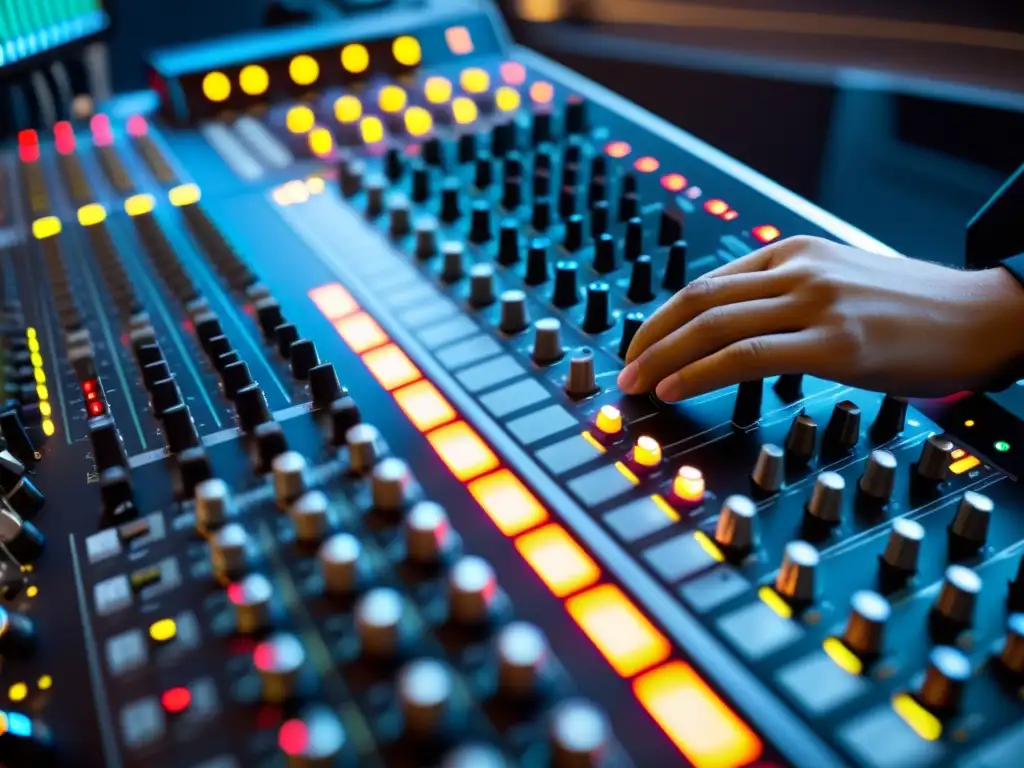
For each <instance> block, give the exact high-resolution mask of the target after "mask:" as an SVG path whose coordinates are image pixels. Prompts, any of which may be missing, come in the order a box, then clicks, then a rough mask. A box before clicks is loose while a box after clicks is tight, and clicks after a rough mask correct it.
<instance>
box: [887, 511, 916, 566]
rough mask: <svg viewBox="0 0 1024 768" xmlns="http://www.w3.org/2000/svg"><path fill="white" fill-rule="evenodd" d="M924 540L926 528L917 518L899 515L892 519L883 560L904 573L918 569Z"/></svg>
mask: <svg viewBox="0 0 1024 768" xmlns="http://www.w3.org/2000/svg"><path fill="white" fill-rule="evenodd" d="M922 541H924V528H923V527H922V526H921V524H920V523H919V522H917V521H916V520H908V519H907V518H904V517H898V518H896V519H895V520H893V521H892V530H890V531H889V540H888V541H887V542H886V545H885V552H883V553H882V562H883V563H885V564H886V565H888V566H889V567H891V568H893V569H895V570H897V571H902V572H904V573H915V572H916V571H917V558H918V555H919V554H920V553H921V542H922Z"/></svg>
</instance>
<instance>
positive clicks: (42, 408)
mask: <svg viewBox="0 0 1024 768" xmlns="http://www.w3.org/2000/svg"><path fill="white" fill-rule="evenodd" d="M52 413H53V407H52V406H51V405H50V404H49V403H48V402H45V401H44V402H41V403H40V404H39V415H40V416H49V415H50V414H52Z"/></svg>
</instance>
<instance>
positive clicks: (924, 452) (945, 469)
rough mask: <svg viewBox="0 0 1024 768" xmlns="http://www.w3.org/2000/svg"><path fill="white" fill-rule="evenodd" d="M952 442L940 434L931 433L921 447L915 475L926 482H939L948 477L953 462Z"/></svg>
mask: <svg viewBox="0 0 1024 768" xmlns="http://www.w3.org/2000/svg"><path fill="white" fill-rule="evenodd" d="M952 454H953V443H952V441H950V440H949V439H947V438H945V437H943V436H942V435H932V436H931V437H929V438H928V439H927V440H926V441H925V443H924V447H923V448H922V449H921V458H920V459H918V461H917V476H918V477H919V478H920V479H921V480H923V481H927V482H932V483H941V482H944V481H945V480H946V478H947V477H949V467H950V465H951V464H952V462H953V456H952Z"/></svg>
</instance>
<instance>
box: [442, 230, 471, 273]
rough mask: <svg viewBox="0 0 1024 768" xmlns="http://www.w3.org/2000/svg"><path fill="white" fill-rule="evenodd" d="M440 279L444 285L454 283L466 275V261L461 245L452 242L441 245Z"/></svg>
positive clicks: (463, 248)
mask: <svg viewBox="0 0 1024 768" xmlns="http://www.w3.org/2000/svg"><path fill="white" fill-rule="evenodd" d="M441 257H442V259H443V261H442V263H441V279H442V280H444V281H445V282H446V283H454V282H457V281H459V280H461V279H462V276H463V275H465V274H466V271H465V266H464V262H465V260H466V248H465V246H463V245H462V243H459V242H456V241H454V240H449V241H448V242H445V243H442V244H441Z"/></svg>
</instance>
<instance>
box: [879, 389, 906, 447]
mask: <svg viewBox="0 0 1024 768" xmlns="http://www.w3.org/2000/svg"><path fill="white" fill-rule="evenodd" d="M906 423H907V401H906V400H904V399H903V398H902V397H893V396H892V395H886V396H885V397H884V398H883V399H882V405H881V406H880V407H879V409H878V415H877V416H876V417H875V421H874V423H872V425H871V439H872V440H874V441H875V442H876V443H884V442H885V441H886V440H891V439H892V438H894V437H896V435H898V434H899V433H900V432H902V431H903V428H904V427H905V426H906Z"/></svg>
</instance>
